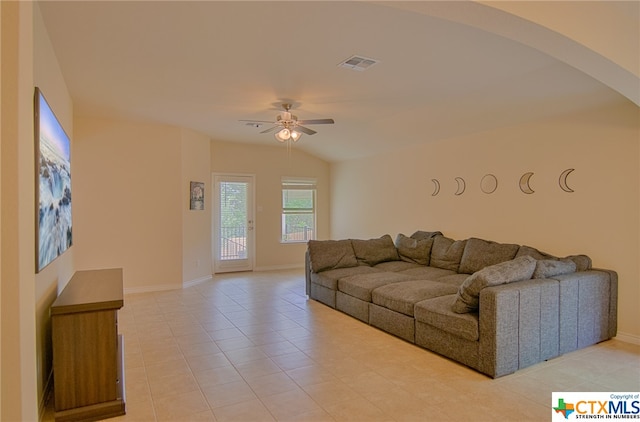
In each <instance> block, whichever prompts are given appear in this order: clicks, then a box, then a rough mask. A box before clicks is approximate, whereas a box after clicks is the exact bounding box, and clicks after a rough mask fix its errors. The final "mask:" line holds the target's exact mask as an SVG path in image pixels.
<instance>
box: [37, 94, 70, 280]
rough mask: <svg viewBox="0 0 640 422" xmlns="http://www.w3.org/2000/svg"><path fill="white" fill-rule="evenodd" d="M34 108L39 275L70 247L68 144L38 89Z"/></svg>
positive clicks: (67, 139) (63, 132)
mask: <svg viewBox="0 0 640 422" xmlns="http://www.w3.org/2000/svg"><path fill="white" fill-rule="evenodd" d="M34 106H35V107H34V111H35V140H36V149H35V152H36V172H37V174H36V180H37V186H36V204H37V210H36V212H37V214H36V225H37V227H36V236H37V241H36V248H37V250H36V271H38V272H39V271H41V270H42V269H43V268H44V267H46V266H47V265H49V264H50V263H51V262H52V261H53V260H54V259H56V258H57V257H58V256H59V255H61V254H62V253H64V252H65V251H66V250H67V249H68V248H69V247H70V246H71V244H72V239H73V236H72V227H73V226H72V222H71V151H70V150H71V142H70V140H69V137H68V136H67V134H66V133H65V131H64V129H63V128H62V125H61V124H60V122H59V121H58V119H57V118H56V116H55V114H54V113H53V110H51V108H50V107H49V104H48V103H47V101H46V100H45V98H44V95H43V94H42V92H41V91H40V90H39V89H38V88H36V92H35V101H34Z"/></svg>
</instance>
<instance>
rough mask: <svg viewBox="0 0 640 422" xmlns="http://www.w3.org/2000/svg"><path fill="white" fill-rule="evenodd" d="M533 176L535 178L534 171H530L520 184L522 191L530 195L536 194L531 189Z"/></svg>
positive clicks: (522, 177) (521, 179)
mask: <svg viewBox="0 0 640 422" xmlns="http://www.w3.org/2000/svg"><path fill="white" fill-rule="evenodd" d="M531 176H533V172H532V171H530V172H528V173H525V174H523V175H522V176H521V177H520V182H519V186H520V190H521V191H522V192H523V193H526V194H528V195H530V194H532V193H534V192H535V191H534V190H533V189H532V188H531Z"/></svg>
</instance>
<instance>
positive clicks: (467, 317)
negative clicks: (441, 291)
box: [414, 295, 480, 341]
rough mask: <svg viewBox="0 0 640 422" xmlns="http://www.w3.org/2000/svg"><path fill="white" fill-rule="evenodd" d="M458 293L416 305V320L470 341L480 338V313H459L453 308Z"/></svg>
mask: <svg viewBox="0 0 640 422" xmlns="http://www.w3.org/2000/svg"><path fill="white" fill-rule="evenodd" d="M455 300H456V295H447V296H440V297H436V298H433V299H427V300H423V301H421V302H418V303H416V305H415V306H414V317H415V319H416V321H420V322H423V323H425V324H429V325H431V326H433V327H436V328H438V329H440V330H442V331H446V332H448V333H451V334H454V335H456V336H458V337H462V338H463V339H466V340H470V341H477V340H478V339H479V338H480V331H479V327H478V326H479V323H478V313H477V312H472V313H465V314H458V313H455V312H453V311H452V310H451V307H452V305H453V302H454V301H455Z"/></svg>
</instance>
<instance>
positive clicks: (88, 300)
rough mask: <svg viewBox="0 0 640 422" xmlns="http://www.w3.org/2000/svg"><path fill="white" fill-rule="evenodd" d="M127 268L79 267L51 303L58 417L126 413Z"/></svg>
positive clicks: (73, 418) (76, 418) (86, 418)
mask: <svg viewBox="0 0 640 422" xmlns="http://www.w3.org/2000/svg"><path fill="white" fill-rule="evenodd" d="M123 305H124V300H123V294H122V269H121V268H116V269H106V270H89V271H77V272H76V273H75V274H74V275H73V277H72V278H71V280H69V283H68V284H67V286H66V287H65V288H64V290H63V291H62V293H60V296H58V298H57V299H56V301H55V302H53V305H51V325H52V340H53V383H54V394H55V396H54V397H55V419H56V421H90V420H98V419H104V418H110V417H114V416H119V415H124V414H125V395H124V368H123V344H122V336H119V335H118V310H119V309H120V308H122V306H123Z"/></svg>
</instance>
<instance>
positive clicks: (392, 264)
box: [374, 261, 423, 273]
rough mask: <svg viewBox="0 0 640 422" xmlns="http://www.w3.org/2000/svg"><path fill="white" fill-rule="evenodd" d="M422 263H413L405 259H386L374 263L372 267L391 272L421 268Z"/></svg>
mask: <svg viewBox="0 0 640 422" xmlns="http://www.w3.org/2000/svg"><path fill="white" fill-rule="evenodd" d="M422 267H423V265H419V264H414V263H412V262H406V261H387V262H381V263H379V264H377V265H374V268H377V269H379V270H382V271H388V272H393V273H399V272H400V271H404V270H410V269H412V268H422Z"/></svg>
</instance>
